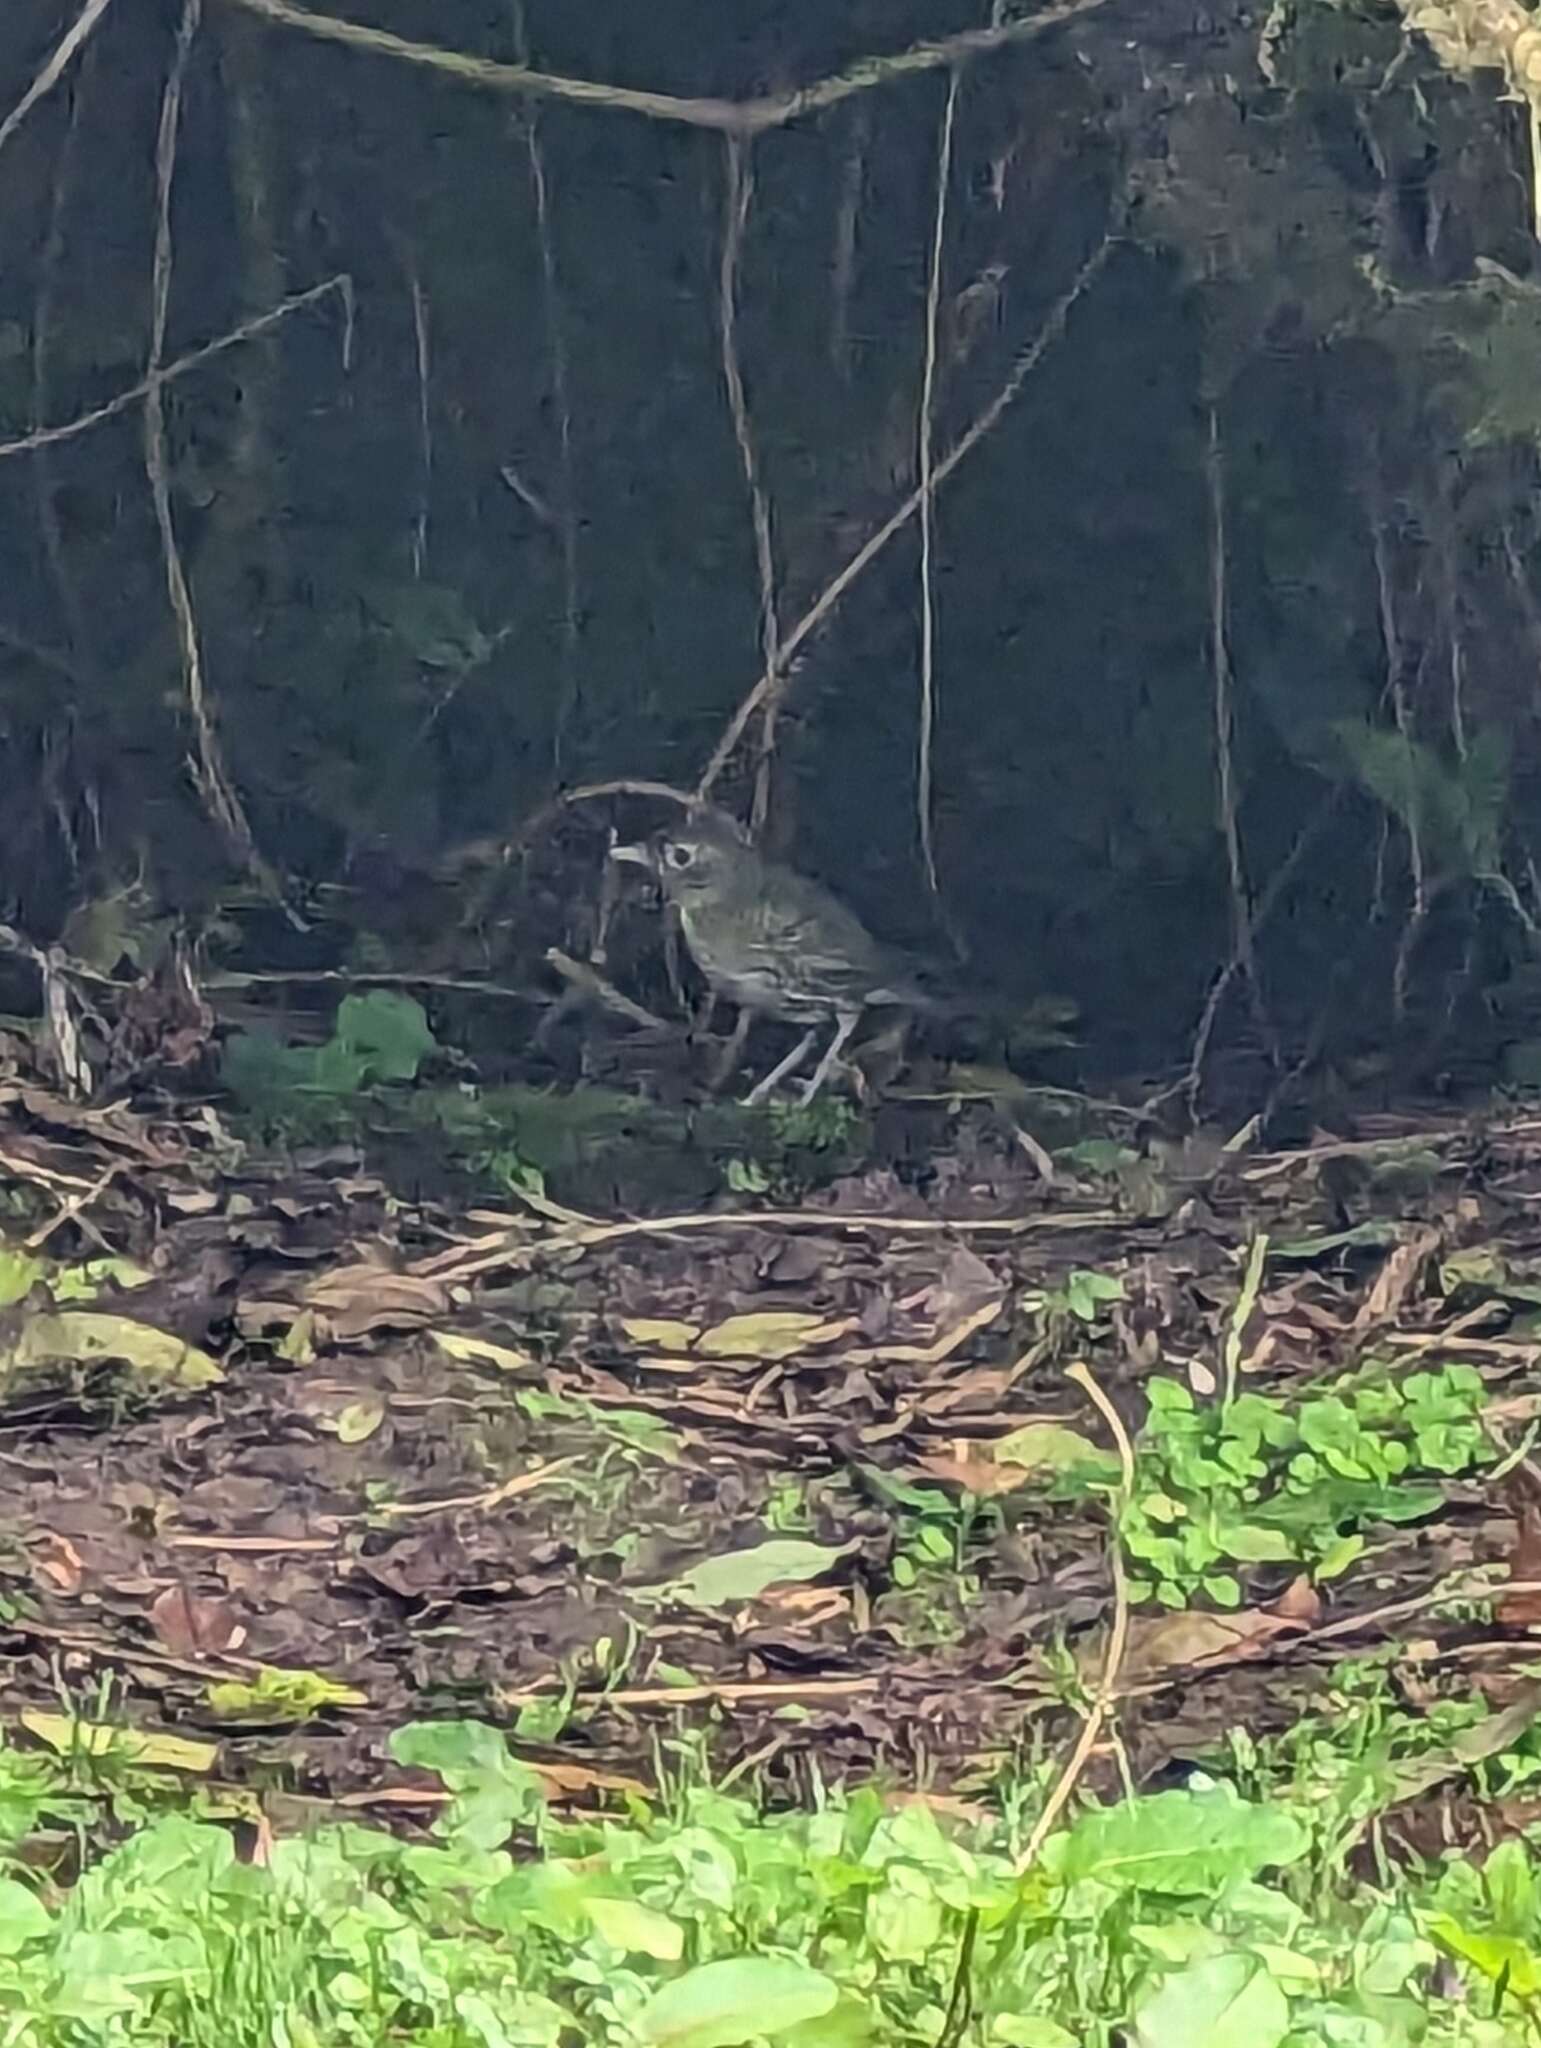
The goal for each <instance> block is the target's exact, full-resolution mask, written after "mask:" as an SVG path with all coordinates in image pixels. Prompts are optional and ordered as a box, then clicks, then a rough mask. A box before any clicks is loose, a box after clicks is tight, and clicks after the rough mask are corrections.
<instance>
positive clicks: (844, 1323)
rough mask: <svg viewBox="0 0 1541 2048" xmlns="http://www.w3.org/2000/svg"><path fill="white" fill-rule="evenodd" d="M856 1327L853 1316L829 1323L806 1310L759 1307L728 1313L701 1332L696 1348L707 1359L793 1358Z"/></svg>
mask: <svg viewBox="0 0 1541 2048" xmlns="http://www.w3.org/2000/svg"><path fill="white" fill-rule="evenodd" d="M855 1328H856V1318H855V1317H854V1316H842V1317H841V1318H840V1319H839V1320H838V1321H837V1322H830V1321H829V1320H827V1318H825V1317H824V1316H819V1315H813V1314H812V1313H810V1312H809V1311H808V1310H805V1309H791V1308H786V1309H781V1308H777V1309H759V1310H756V1311H755V1312H754V1313H753V1314H752V1315H742V1316H729V1317H728V1319H727V1321H726V1322H723V1323H717V1324H715V1325H714V1326H713V1327H712V1328H711V1329H710V1330H706V1331H704V1332H703V1333H702V1335H701V1336H700V1338H699V1339H698V1340H697V1342H696V1346H695V1348H696V1350H697V1351H699V1352H701V1353H702V1354H703V1355H704V1356H705V1357H707V1358H791V1357H792V1356H793V1355H794V1354H795V1353H797V1352H799V1351H814V1350H817V1349H818V1348H819V1346H820V1345H823V1344H833V1343H834V1342H835V1341H836V1340H837V1339H838V1338H841V1337H844V1336H846V1335H848V1334H849V1332H850V1331H852V1330H854V1329H855Z"/></svg>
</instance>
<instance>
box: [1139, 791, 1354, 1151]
mask: <svg viewBox="0 0 1541 2048" xmlns="http://www.w3.org/2000/svg"><path fill="white" fill-rule="evenodd" d="M1344 789H1345V785H1344V784H1343V783H1341V782H1335V783H1332V784H1330V785H1329V787H1328V790H1327V793H1326V796H1325V797H1324V798H1323V800H1322V803H1321V805H1320V806H1319V808H1318V809H1317V811H1316V813H1315V815H1314V816H1313V817H1311V818H1309V819H1308V820H1307V821H1306V823H1305V825H1304V827H1303V828H1302V830H1301V831H1300V833H1299V835H1298V837H1297V838H1296V840H1295V843H1294V845H1293V846H1292V847H1291V848H1290V850H1289V852H1288V853H1287V854H1286V855H1285V857H1284V859H1283V860H1282V861H1281V862H1280V864H1279V865H1278V867H1277V868H1275V869H1274V872H1273V874H1272V875H1271V876H1270V878H1269V881H1268V885H1267V887H1266V888H1265V889H1264V890H1263V892H1262V894H1261V895H1260V896H1259V897H1258V899H1257V902H1256V904H1255V905H1254V907H1253V908H1252V910H1251V912H1250V914H1249V917H1248V937H1249V939H1250V940H1251V941H1252V942H1254V943H1255V941H1256V939H1257V935H1258V933H1259V932H1260V931H1261V930H1262V929H1263V926H1264V925H1265V924H1266V923H1267V922H1268V920H1269V918H1270V917H1271V916H1272V915H1273V913H1274V910H1275V909H1276V908H1277V907H1278V903H1279V900H1280V898H1281V897H1282V896H1283V894H1284V892H1285V890H1286V889H1287V888H1288V886H1289V884H1290V883H1291V881H1292V880H1293V879H1294V876H1295V872H1296V870H1297V869H1298V868H1299V866H1300V863H1301V861H1302V860H1303V859H1304V858H1305V855H1306V852H1307V850H1308V849H1309V848H1310V847H1311V846H1312V845H1313V844H1314V843H1315V841H1316V839H1317V836H1318V835H1319V834H1320V832H1321V831H1322V829H1323V828H1324V826H1325V825H1326V824H1327V821H1328V820H1329V818H1331V817H1332V815H1333V813H1334V812H1335V811H1336V810H1337V808H1338V805H1339V804H1340V803H1341V802H1342V801H1343V795H1344ZM1240 972H1241V961H1240V960H1239V958H1238V957H1237V955H1236V952H1235V950H1234V947H1233V949H1232V952H1231V957H1230V958H1229V960H1227V961H1226V963H1225V965H1224V966H1223V967H1222V968H1221V969H1220V971H1219V973H1218V974H1217V975H1216V976H1215V978H1214V980H1213V982H1212V983H1211V984H1210V988H1209V993H1208V995H1207V996H1206V997H1205V998H1204V1008H1203V1010H1202V1012H1201V1014H1200V1016H1199V1022H1198V1028H1197V1030H1196V1031H1195V1032H1194V1034H1193V1049H1192V1051H1191V1052H1190V1053H1189V1056H1188V1071H1187V1073H1186V1074H1185V1075H1184V1076H1183V1078H1182V1079H1181V1080H1180V1081H1178V1082H1177V1083H1176V1084H1175V1085H1174V1086H1172V1087H1170V1088H1163V1089H1161V1090H1160V1091H1159V1092H1158V1093H1157V1094H1155V1095H1152V1096H1151V1097H1150V1098H1149V1099H1148V1100H1147V1101H1146V1102H1145V1103H1144V1104H1143V1106H1142V1108H1141V1111H1140V1114H1141V1115H1142V1116H1147V1117H1148V1116H1153V1115H1154V1114H1155V1113H1156V1111H1157V1110H1158V1109H1159V1108H1161V1106H1162V1105H1163V1104H1164V1103H1167V1102H1170V1101H1172V1100H1173V1099H1174V1098H1175V1097H1176V1096H1179V1095H1186V1096H1187V1097H1188V1100H1189V1102H1190V1104H1196V1103H1197V1101H1198V1094H1199V1089H1200V1087H1201V1086H1202V1084H1203V1078H1204V1061H1205V1059H1206V1057H1207V1056H1208V1052H1209V1041H1210V1038H1211V1036H1212V1035H1213V1032H1214V1028H1215V1020H1216V1019H1217V1017H1218V1016H1219V1014H1220V1005H1221V1003H1223V1002H1224V1000H1225V995H1226V991H1227V990H1228V989H1229V988H1230V985H1231V983H1232V982H1233V981H1234V980H1235V979H1236V976H1237V975H1238V974H1239V973H1240Z"/></svg>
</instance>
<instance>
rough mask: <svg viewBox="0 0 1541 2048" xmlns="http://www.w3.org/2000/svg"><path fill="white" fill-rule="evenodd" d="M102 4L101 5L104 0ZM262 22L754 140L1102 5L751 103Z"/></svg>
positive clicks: (881, 60) (284, 14) (496, 86)
mask: <svg viewBox="0 0 1541 2048" xmlns="http://www.w3.org/2000/svg"><path fill="white" fill-rule="evenodd" d="M104 4H105V0H104ZM232 4H233V5H236V6H240V7H245V8H247V9H249V11H250V12H251V13H253V14H260V15H261V16H262V17H263V18H264V19H265V20H267V21H271V22H276V23H278V24H280V25H281V26H283V27H285V28H293V29H299V30H302V31H303V32H304V33H305V34H307V35H312V36H317V37H319V38H320V39H321V40H322V41H324V42H331V43H341V44H343V45H345V46H346V47H348V48H350V49H355V50H365V51H369V52H371V53H372V54H374V55H375V56H380V57H394V58H396V59H397V60H398V61H399V62H401V63H405V64H416V65H419V66H421V67H422V68H424V69H426V70H430V71H438V72H441V73H444V74H447V75H448V76H449V77H451V78H458V79H460V80H461V81H462V83H464V84H466V85H476V86H482V87H484V88H486V89H487V90H489V91H493V92H509V93H522V94H527V95H529V96H530V97H532V98H539V99H556V100H566V101H568V102H570V103H571V104H573V105H576V106H585V107H608V108H611V109H614V110H616V111H619V112H623V113H630V114H641V115H643V116H645V117H646V118H648V119H650V120H654V121H671V122H675V123H678V124H680V125H681V126H684V127H687V128H710V129H716V130H717V131H718V132H719V133H725V134H729V135H759V134H763V133H764V132H765V131H766V130H768V129H771V128H784V127H786V125H787V123H788V122H790V121H796V120H799V119H801V118H802V116H804V115H805V114H816V113H821V112H822V111H823V110H824V109H825V108H826V107H834V106H838V105H839V104H840V103H841V101H843V100H848V99H850V98H852V97H853V96H854V95H855V94H857V93H862V92H870V91H872V90H873V89H874V88H875V87H877V86H883V85H888V84H890V83H891V82H892V81H893V80H894V79H896V78H908V77H914V76H915V75H916V74H917V73H919V72H924V71H940V70H944V69H945V68H946V67H947V66H949V65H955V64H959V63H962V62H963V61H964V60H965V59H967V58H969V57H973V56H982V55H985V54H987V53H988V52H990V51H992V50H1001V49H1006V48H1008V47H1009V46H1010V45H1012V44H1015V43H1024V42H1028V41H1030V40H1032V39H1033V38H1034V37H1036V36H1040V35H1043V34H1044V33H1045V32H1046V31H1047V30H1050V29H1055V28H1058V27H1060V26H1061V25H1062V24H1063V23H1065V22H1069V21H1076V20H1079V19H1080V17H1081V16H1083V15H1086V14H1092V13H1095V11H1096V10H1097V9H1098V8H1099V7H1101V6H1102V5H1103V4H1104V0H1064V4H1062V5H1060V6H1058V7H1050V8H1045V9H1044V11H1043V12H1042V13H1041V14H1034V15H1029V16H1027V17H1026V18H1025V19H1022V20H1018V21H1003V22H999V23H997V24H995V25H994V26H992V27H990V28H976V29H965V30H963V31H962V32H961V33H960V34H958V35H953V36H943V37H941V38H939V39H938V40H937V41H935V42H922V43H915V44H913V45H912V46H911V47H910V48H909V49H907V50H896V51H893V52H890V53H889V54H887V55H880V56H873V57H864V58H861V59H860V60H859V61H858V62H857V63H855V64H852V65H850V66H849V67H848V68H847V69H846V70H844V71H840V72H836V73H835V74H834V75H833V76H831V77H829V78H821V79H817V80H815V81H814V83H813V84H811V85H805V86H801V87H799V88H798V89H797V90H796V91H793V92H786V93H775V94H770V95H767V96H764V97H761V98H758V99H750V100H723V99H682V98H680V97H679V96H678V95H676V94H674V93H666V92H646V91H639V90H637V89H636V88H634V87H631V86H621V85H601V84H599V83H597V82H596V81H595V80H593V79H589V78H567V77H563V76H560V75H558V74H556V73H554V72H549V71H536V70H533V69H532V68H531V67H530V66H529V65H528V64H502V63H498V62H497V61H496V60H494V59H493V58H490V57H470V56H466V55H465V54H464V53H463V52H461V51H458V50H446V49H443V48H441V47H440V46H439V45H437V44H434V43H419V42H413V41H411V40H410V39H409V38H407V37H406V36H398V35H394V34H392V33H391V31H390V30H388V29H382V28H371V27H369V26H368V24H367V23H364V22H361V21H344V20H341V19H339V18H338V17H336V16H335V15H329V14H317V13H314V12H313V11H312V10H311V9H310V8H307V7H296V6H295V5H293V0H232Z"/></svg>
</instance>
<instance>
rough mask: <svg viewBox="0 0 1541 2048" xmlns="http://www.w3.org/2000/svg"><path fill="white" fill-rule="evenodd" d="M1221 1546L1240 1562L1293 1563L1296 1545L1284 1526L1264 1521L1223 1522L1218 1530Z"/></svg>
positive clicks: (1226, 1552) (1227, 1554) (1228, 1555)
mask: <svg viewBox="0 0 1541 2048" xmlns="http://www.w3.org/2000/svg"><path fill="white" fill-rule="evenodd" d="M1215 1535H1216V1538H1217V1540H1218V1542H1219V1545H1220V1548H1221V1549H1222V1550H1223V1551H1224V1552H1225V1554H1226V1556H1227V1557H1234V1558H1235V1559H1236V1561H1237V1562H1238V1564H1291V1563H1293V1562H1294V1558H1295V1546H1294V1544H1292V1543H1291V1542H1290V1540H1289V1538H1288V1537H1287V1536H1286V1535H1285V1533H1284V1531H1283V1530H1282V1529H1265V1528H1264V1527H1263V1525H1262V1524H1261V1523H1260V1522H1222V1523H1221V1524H1220V1526H1219V1527H1218V1528H1217V1529H1216V1531H1215Z"/></svg>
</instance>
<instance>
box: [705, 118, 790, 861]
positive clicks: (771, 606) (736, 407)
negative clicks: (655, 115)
mask: <svg viewBox="0 0 1541 2048" xmlns="http://www.w3.org/2000/svg"><path fill="white" fill-rule="evenodd" d="M753 197H754V174H753V171H752V170H751V168H750V165H749V153H748V144H747V143H746V142H745V140H744V138H743V136H741V135H729V136H727V138H726V139H725V141H724V144H723V222H722V260H721V264H720V266H719V268H718V273H717V321H718V328H719V331H720V334H721V338H722V381H723V383H724V385H725V386H726V387H727V393H728V411H729V413H730V414H731V416H732V420H733V438H734V440H735V441H736V442H737V443H738V454H739V460H740V462H742V464H743V466H744V481H745V483H746V484H747V485H748V486H749V514H750V518H751V519H752V521H753V523H754V558H755V566H756V568H757V569H758V571H759V578H760V657H761V659H762V661H763V662H764V663H765V667H766V670H767V672H769V671H772V670H774V669H775V667H776V663H777V657H778V654H779V652H780V646H779V642H780V632H779V628H778V625H777V619H776V557H775V550H774V544H773V541H772V535H771V511H770V500H769V498H768V497H767V496H766V493H765V486H764V484H763V483H762V482H761V480H760V471H759V466H758V464H757V463H756V461H755V452H754V436H753V434H752V433H751V432H750V428H749V402H748V400H747V399H746V398H745V396H744V375H743V370H742V368H741V367H740V364H739V359H738V263H739V257H740V255H741V253H742V251H743V246H744V228H745V226H746V224H747V223H748V220H749V204H750V201H751V200H752V198H753ZM777 698H778V693H777V692H776V691H772V692H771V693H770V695H769V696H768V697H767V698H766V700H765V705H764V708H763V710H762V711H761V714H760V758H759V760H758V761H757V762H756V764H755V771H754V804H753V808H752V810H751V811H750V823H751V824H752V826H753V827H754V829H755V830H756V831H758V830H759V828H760V827H761V826H762V825H763V824H764V822H765V814H766V812H767V810H768V809H769V808H770V778H771V763H772V761H773V759H774V758H775V752H776V710H777Z"/></svg>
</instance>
